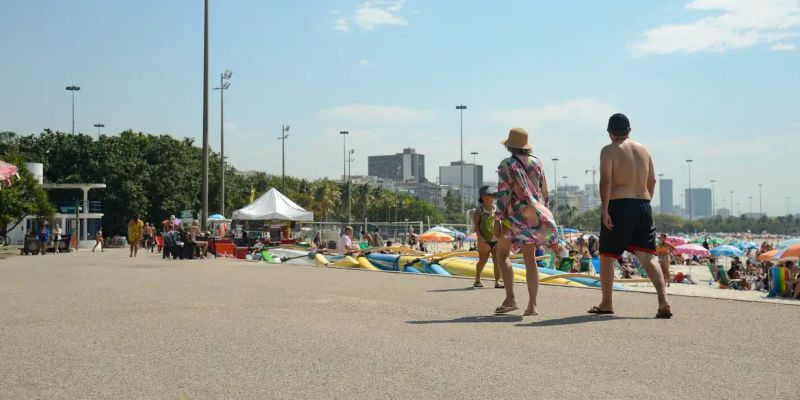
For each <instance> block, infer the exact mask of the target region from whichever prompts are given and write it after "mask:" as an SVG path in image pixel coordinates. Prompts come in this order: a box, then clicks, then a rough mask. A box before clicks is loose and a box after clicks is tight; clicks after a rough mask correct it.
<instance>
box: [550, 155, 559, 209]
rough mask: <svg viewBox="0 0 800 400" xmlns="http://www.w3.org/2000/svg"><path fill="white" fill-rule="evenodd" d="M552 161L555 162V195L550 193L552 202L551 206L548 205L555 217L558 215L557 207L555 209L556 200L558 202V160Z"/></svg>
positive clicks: (553, 159) (553, 191)
mask: <svg viewBox="0 0 800 400" xmlns="http://www.w3.org/2000/svg"><path fill="white" fill-rule="evenodd" d="M550 161H552V162H553V179H554V182H553V190H552V193H554V194H553V195H551V193H548V197H549V198H550V199H551V200H550V204H548V207H550V209H551V210H552V212H553V216H555V215H556V207H555V205H556V203H557V202H556V201H555V200H556V196H557V194H558V158H551V159H550ZM548 191H550V190H549V187H548Z"/></svg>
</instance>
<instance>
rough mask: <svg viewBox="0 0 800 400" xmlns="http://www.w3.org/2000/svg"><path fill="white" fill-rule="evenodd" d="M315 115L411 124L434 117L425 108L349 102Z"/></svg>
mask: <svg viewBox="0 0 800 400" xmlns="http://www.w3.org/2000/svg"><path fill="white" fill-rule="evenodd" d="M317 115H318V116H319V118H320V119H323V120H331V121H343V122H346V121H350V122H363V123H371V122H378V123H387V124H413V123H421V122H428V121H431V120H433V119H435V118H436V115H435V114H434V113H432V112H430V111H426V110H418V109H413V108H407V107H393V106H380V105H370V104H349V105H346V106H339V107H331V108H326V109H323V110H320V111H319V112H318V113H317Z"/></svg>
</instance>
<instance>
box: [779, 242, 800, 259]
mask: <svg viewBox="0 0 800 400" xmlns="http://www.w3.org/2000/svg"><path fill="white" fill-rule="evenodd" d="M798 258H800V243H797V244H793V245H791V246H789V247H787V248H785V249H783V250H780V251H778V252H777V253H775V255H774V256H773V259H774V260H781V261H787V260H793V261H796V260H798Z"/></svg>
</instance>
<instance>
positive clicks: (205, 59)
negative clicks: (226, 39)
mask: <svg viewBox="0 0 800 400" xmlns="http://www.w3.org/2000/svg"><path fill="white" fill-rule="evenodd" d="M203 3H204V5H205V9H204V20H203V183H202V193H201V196H200V197H201V201H202V206H203V209H202V211H201V214H203V215H201V216H200V227H201V229H202V230H203V232H205V231H206V230H207V229H208V0H205V1H204V2H203Z"/></svg>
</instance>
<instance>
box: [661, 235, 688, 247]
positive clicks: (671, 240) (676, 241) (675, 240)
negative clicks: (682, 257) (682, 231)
mask: <svg viewBox="0 0 800 400" xmlns="http://www.w3.org/2000/svg"><path fill="white" fill-rule="evenodd" d="M664 242H666V243H667V244H668V245H670V246H672V247H677V246H680V245H682V244H686V239H684V238H682V237H680V236H667V240H665V241H664Z"/></svg>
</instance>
